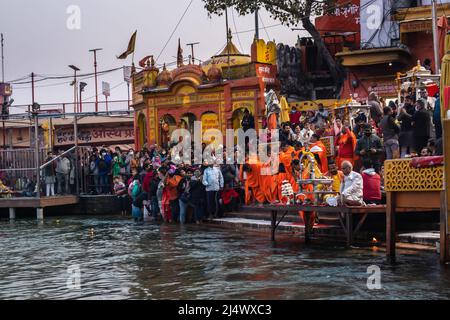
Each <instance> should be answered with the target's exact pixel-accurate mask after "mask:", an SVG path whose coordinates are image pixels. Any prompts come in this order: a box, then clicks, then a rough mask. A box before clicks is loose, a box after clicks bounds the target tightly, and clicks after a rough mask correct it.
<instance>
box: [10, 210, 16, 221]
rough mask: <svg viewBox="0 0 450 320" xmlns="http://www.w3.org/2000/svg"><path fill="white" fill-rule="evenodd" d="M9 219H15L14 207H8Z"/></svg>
mask: <svg viewBox="0 0 450 320" xmlns="http://www.w3.org/2000/svg"><path fill="white" fill-rule="evenodd" d="M9 219H10V220H14V219H16V208H9Z"/></svg>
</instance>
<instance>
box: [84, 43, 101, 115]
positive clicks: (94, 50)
mask: <svg viewBox="0 0 450 320" xmlns="http://www.w3.org/2000/svg"><path fill="white" fill-rule="evenodd" d="M101 50H103V49H102V48H97V49H91V50H89V52H93V53H94V76H95V112H98V84H97V51H101ZM80 101H81V100H80Z"/></svg>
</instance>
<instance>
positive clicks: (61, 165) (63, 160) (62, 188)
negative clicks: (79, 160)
mask: <svg viewBox="0 0 450 320" xmlns="http://www.w3.org/2000/svg"><path fill="white" fill-rule="evenodd" d="M59 153H60V154H62V153H63V151H62V150H60V151H59ZM70 169H71V165H70V160H69V159H68V158H67V157H66V156H65V155H64V156H62V157H60V158H59V159H58V160H57V162H56V170H55V171H56V180H57V181H58V194H60V195H62V194H67V193H68V192H69V173H70Z"/></svg>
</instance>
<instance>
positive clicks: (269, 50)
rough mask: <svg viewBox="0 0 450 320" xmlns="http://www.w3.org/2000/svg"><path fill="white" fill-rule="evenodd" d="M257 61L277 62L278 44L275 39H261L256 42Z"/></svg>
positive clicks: (273, 63)
mask: <svg viewBox="0 0 450 320" xmlns="http://www.w3.org/2000/svg"><path fill="white" fill-rule="evenodd" d="M256 50H257V51H256V52H257V62H258V63H267V64H272V65H275V64H277V45H276V44H275V42H273V41H269V42H267V43H266V42H265V41H264V40H262V39H260V40H258V41H257V42H256Z"/></svg>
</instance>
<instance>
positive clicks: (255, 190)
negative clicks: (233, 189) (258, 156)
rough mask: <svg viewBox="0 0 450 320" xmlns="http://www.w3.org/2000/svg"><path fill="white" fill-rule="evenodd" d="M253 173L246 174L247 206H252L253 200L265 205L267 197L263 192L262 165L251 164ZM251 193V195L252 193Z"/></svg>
mask: <svg viewBox="0 0 450 320" xmlns="http://www.w3.org/2000/svg"><path fill="white" fill-rule="evenodd" d="M250 167H251V169H252V171H251V172H246V174H247V180H245V204H247V205H248V204H251V202H252V200H256V201H257V202H259V203H264V202H265V201H266V197H265V195H264V193H263V192H262V190H261V171H260V170H261V165H260V164H250ZM250 191H251V193H250Z"/></svg>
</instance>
